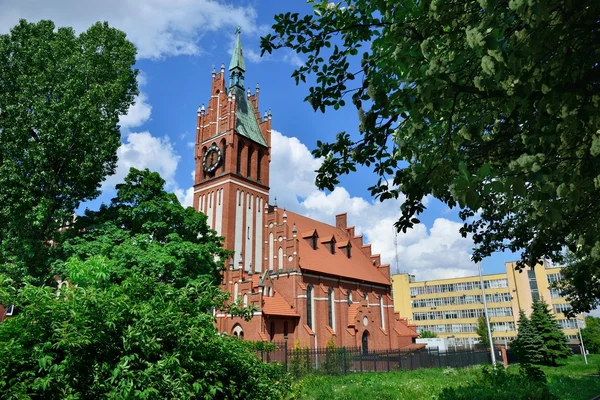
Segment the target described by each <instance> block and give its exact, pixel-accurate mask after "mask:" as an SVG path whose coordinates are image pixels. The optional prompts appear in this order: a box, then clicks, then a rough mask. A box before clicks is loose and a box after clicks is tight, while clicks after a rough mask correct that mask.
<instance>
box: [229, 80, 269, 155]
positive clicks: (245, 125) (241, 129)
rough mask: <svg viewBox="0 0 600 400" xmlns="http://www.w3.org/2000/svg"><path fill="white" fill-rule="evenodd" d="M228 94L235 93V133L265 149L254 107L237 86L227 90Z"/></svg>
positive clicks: (265, 142)
mask: <svg viewBox="0 0 600 400" xmlns="http://www.w3.org/2000/svg"><path fill="white" fill-rule="evenodd" d="M229 92H230V93H235V101H236V103H237V111H236V113H235V116H236V125H235V127H236V130H237V132H238V133H239V134H240V135H242V136H244V137H246V138H248V139H250V140H252V141H254V142H256V143H258V144H262V145H263V146H265V147H267V141H266V140H265V138H264V136H263V134H262V132H261V131H260V127H259V126H258V121H257V120H256V114H255V113H254V107H253V106H252V103H251V102H250V100H248V98H247V97H246V93H244V89H242V88H240V87H239V86H233V87H230V88H229Z"/></svg>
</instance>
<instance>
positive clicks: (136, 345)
mask: <svg viewBox="0 0 600 400" xmlns="http://www.w3.org/2000/svg"><path fill="white" fill-rule="evenodd" d="M163 185H164V181H163V180H162V179H161V178H160V177H159V176H158V174H156V173H150V172H149V171H147V170H146V171H137V170H132V171H131V172H130V174H129V175H128V177H127V179H126V181H125V183H124V184H122V185H118V187H117V188H118V190H117V197H116V198H115V199H113V200H112V202H111V204H110V205H108V206H104V207H102V208H101V209H100V210H99V211H88V212H87V213H86V216H85V217H82V218H80V219H79V220H78V221H77V224H76V225H75V227H74V228H73V229H70V230H68V231H67V232H65V233H64V236H63V238H62V239H64V242H60V243H61V244H59V252H60V254H64V255H65V257H68V258H66V261H63V259H59V260H56V261H55V263H54V264H53V266H54V272H55V273H57V274H60V276H61V277H62V278H63V279H64V280H65V282H68V283H67V284H63V285H61V286H60V287H58V288H57V287H56V286H33V285H31V284H25V285H23V286H22V287H15V286H14V285H13V282H11V280H10V278H8V277H7V276H6V275H0V303H3V304H15V305H16V306H17V307H18V309H19V310H20V312H19V314H18V315H17V316H15V317H12V318H9V319H7V320H6V321H5V322H4V323H2V324H0V374H2V376H3V379H2V381H1V382H0V390H1V391H2V397H5V398H19V399H22V398H44V399H59V398H60V399H64V398H71V399H76V398H85V399H96V398H106V399H126V398H127V399H133V398H135V399H167V398H168V399H190V398H202V399H225V398H231V399H235V398H237V399H247V398H248V399H263V398H264V399H279V398H282V397H283V395H284V394H285V392H286V391H287V390H288V388H289V386H288V382H287V380H286V378H285V377H284V378H282V375H281V369H280V367H279V366H278V365H275V364H266V363H262V362H261V361H260V360H259V359H258V357H257V356H256V354H255V351H254V350H255V349H253V347H252V344H251V343H249V342H244V341H240V340H238V339H236V338H233V337H230V336H228V335H222V334H220V333H219V332H218V331H217V329H216V326H215V320H214V317H213V310H215V309H217V310H224V311H225V312H231V313H233V314H235V315H241V316H245V317H249V316H250V314H251V312H249V310H238V309H236V308H235V307H233V306H232V307H228V306H227V298H228V295H226V294H225V293H223V292H221V291H220V290H219V286H218V285H217V283H218V282H219V277H220V274H219V273H218V271H219V270H220V269H221V265H222V262H220V261H219V259H223V257H225V256H226V255H227V254H228V253H227V252H225V251H223V250H222V249H221V247H220V245H221V238H220V237H217V236H216V235H215V234H214V232H213V231H211V230H210V229H208V227H207V226H206V216H205V215H204V214H201V213H197V212H195V211H194V210H193V209H191V208H187V209H184V208H183V207H182V206H181V205H180V204H179V202H178V201H177V199H176V197H175V196H174V195H173V194H168V193H165V192H164V190H163Z"/></svg>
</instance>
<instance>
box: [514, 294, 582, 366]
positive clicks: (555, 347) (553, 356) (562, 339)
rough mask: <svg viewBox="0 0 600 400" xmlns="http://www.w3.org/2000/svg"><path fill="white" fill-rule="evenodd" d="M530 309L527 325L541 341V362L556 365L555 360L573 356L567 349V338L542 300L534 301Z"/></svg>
mask: <svg viewBox="0 0 600 400" xmlns="http://www.w3.org/2000/svg"><path fill="white" fill-rule="evenodd" d="M532 308H533V311H532V312H531V318H530V320H529V323H530V324H531V327H532V328H533V330H534V331H535V332H536V333H537V334H538V335H539V337H540V338H541V340H542V346H541V347H540V355H541V357H542V361H543V363H544V364H546V365H556V360H558V359H560V358H567V357H568V356H570V355H572V354H573V353H572V351H571V349H569V348H568V347H567V338H566V336H565V334H564V333H563V331H562V329H560V326H559V325H558V322H556V319H555V318H554V315H553V314H552V312H551V311H550V309H549V308H548V304H546V302H545V301H544V300H541V301H534V302H533V306H532ZM519 329H520V328H519Z"/></svg>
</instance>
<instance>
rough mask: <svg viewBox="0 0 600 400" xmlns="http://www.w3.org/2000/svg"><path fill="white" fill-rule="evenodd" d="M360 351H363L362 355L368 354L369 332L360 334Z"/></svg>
mask: <svg viewBox="0 0 600 400" xmlns="http://www.w3.org/2000/svg"><path fill="white" fill-rule="evenodd" d="M362 349H363V353H364V354H367V353H369V332H368V331H364V332H363V334H362Z"/></svg>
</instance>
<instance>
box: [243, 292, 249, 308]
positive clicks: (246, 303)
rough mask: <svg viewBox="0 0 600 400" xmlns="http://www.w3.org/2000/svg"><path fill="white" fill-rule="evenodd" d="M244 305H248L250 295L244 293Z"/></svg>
mask: <svg viewBox="0 0 600 400" xmlns="http://www.w3.org/2000/svg"><path fill="white" fill-rule="evenodd" d="M244 307H248V295H247V294H244Z"/></svg>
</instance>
